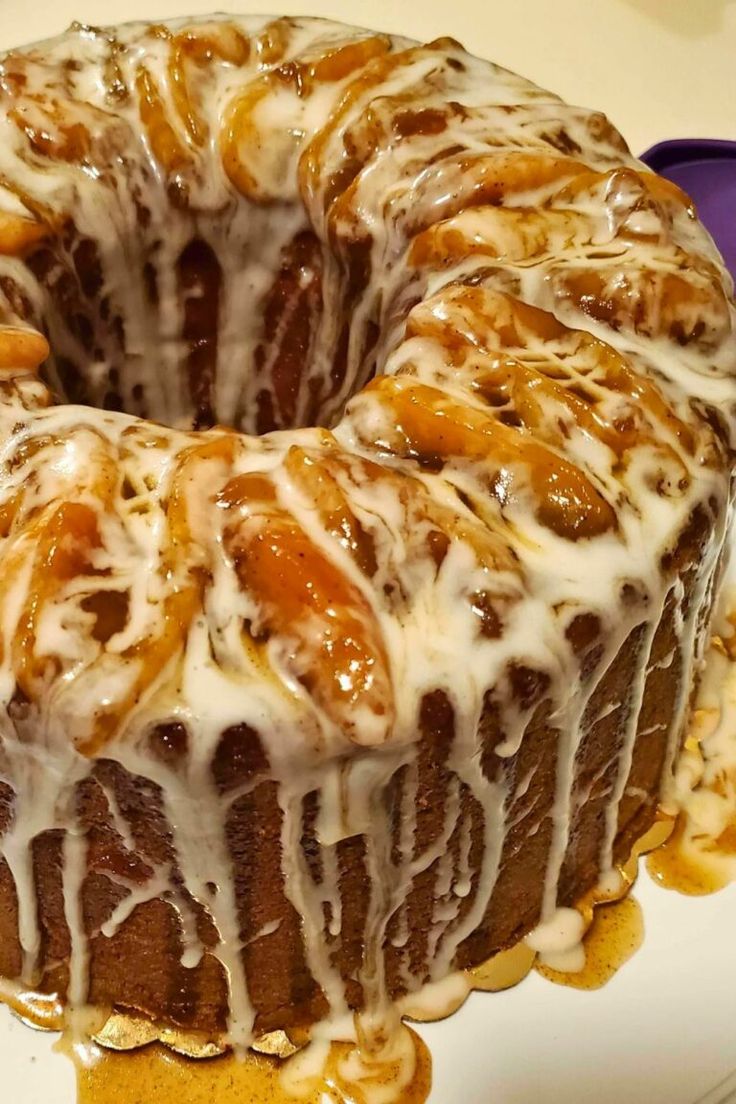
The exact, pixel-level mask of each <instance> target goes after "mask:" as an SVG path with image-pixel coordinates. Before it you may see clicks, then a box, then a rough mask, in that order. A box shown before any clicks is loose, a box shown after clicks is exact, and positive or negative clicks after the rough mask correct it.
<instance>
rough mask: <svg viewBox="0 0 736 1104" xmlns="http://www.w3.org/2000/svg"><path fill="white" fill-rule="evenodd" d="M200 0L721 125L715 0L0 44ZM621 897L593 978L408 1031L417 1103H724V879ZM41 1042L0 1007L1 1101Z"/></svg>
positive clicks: (689, 129)
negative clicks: (402, 43)
mask: <svg viewBox="0 0 736 1104" xmlns="http://www.w3.org/2000/svg"><path fill="white" fill-rule="evenodd" d="M208 7H210V8H218V9H220V10H241V11H242V10H247V9H250V10H259V11H273V12H279V11H283V10H284V9H286V10H289V11H291V12H306V13H312V14H322V15H326V16H332V17H333V18H341V19H344V20H346V21H351V22H354V23H363V24H366V25H369V26H375V27H377V28H380V29H387V30H394V31H398V32H403V33H405V34H413V35H415V36H416V37H423V38H425V39H426V38H431V37H433V36H435V35H438V34H452V35H455V36H456V37H458V38H460V39H461V40H462V41H464V42H465V44H466V45H467V46H468V47H469V48H471V49H473V50H474V51H475V52H476V53H479V54H482V55H485V56H487V57H492V58H494V59H495V60H497V61H500V62H501V63H502V64H505V65H508V66H510V67H512V68H516V69H518V70H520V71H521V72H523V73H524V74H525V75H527V76H529V77H532V78H533V79H535V80H537V81H539V82H540V83H542V84H545V85H548V86H549V87H551V88H554V89H555V90H556V91H558V92H560V93H561V94H562V95H564V96H565V97H566V98H568V99H570V100H573V101H577V102H579V103H585V104H589V105H591V106H595V107H600V108H602V109H604V110H606V111H607V112H608V113H609V115H611V117H612V118H613V120H614V121H615V122H616V124H617V125H618V126H619V127H620V128H621V129H622V131H623V132H624V134H625V135H626V137H627V138H628V140H629V142H630V144H631V146H632V148H633V149H634V150H636V151H637V152H638V151H641V150H642V149H644V148H645V147H646V146H648V145H650V144H651V143H652V142H654V141H656V140H658V139H660V138H667V137H674V136H688V137H689V136H693V135H707V136H709V137H715V136H720V137H724V138H726V137H736V129H735V128H736V123H735V122H734V119H735V116H734V114H733V102H734V92H736V84H735V78H734V70H733V57H734V55H736V4H734V3H728V2H727V0H596V3H594V4H592V3H590V0H558V2H557V3H556V4H554V5H549V4H548V0H514V2H513V3H504V4H501V3H499V4H498V5H493V4H491V3H489V2H488V0H453V2H452V3H449V4H448V3H447V2H446V0H422V4H421V5H420V6H416V7H415V6H414V5H413V4H401V3H396V2H395V0H354V2H352V3H350V2H346V0H282V2H281V3H279V2H277V3H272V2H269V0H250V2H249V0H240V2H239V3H238V2H236V3H232V2H226V3H223V2H222V0H154V2H151V0H0V48H5V47H8V46H11V45H14V44H16V43H20V42H24V41H26V42H27V41H31V40H33V39H38V38H42V37H46V36H47V35H50V34H56V33H58V32H59V31H61V30H63V29H64V27H65V26H67V25H68V24H69V23H70V22H71V20H72V19H74V18H77V19H80V20H83V21H86V22H92V23H106V22H120V21H122V20H124V19H132V18H144V17H151V16H163V15H172V14H179V13H184V12H196V11H201V10H206V9H207V8H208ZM419 13H421V15H420V14H419ZM706 73H707V79H705V74H706ZM728 89H730V90H731V94H728V91H727V90H728ZM636 896H637V897H638V898H639V900H640V901H641V903H642V904H643V906H644V912H645V921H646V928H647V935H646V939H645V943H644V946H643V948H642V949H641V950H640V951H639V953H638V954H637V955H636V956H635V957H634V958H633V959H632V960H631V961H630V962H629V963H627V965H626V966H624V968H623V969H622V970H621V971H620V972H619V973H618V974H617V975H616V976H615V977H614V978H613V980H612V981H611V982H610V983H609V984H608V985H607V986H606V987H605V988H604V989H602V990H600V991H597V992H592V993H588V992H580V991H577V990H572V989H564V988H560V987H557V986H554V985H551V984H550V983H549V982H546V981H544V980H542V978H540V977H539V976H538V975H532V976H531V977H529V978H528V979H527V980H526V981H525V982H524V983H523V984H522V985H520V986H518V988H516V989H514V990H511V991H510V992H507V993H502V994H495V995H494V994H485V993H478V994H474V995H473V996H472V997H471V998H470V1000H469V1001H468V1003H467V1004H466V1005H465V1007H464V1008H462V1009H461V1010H460V1012H458V1013H457V1014H456V1015H455V1016H453V1017H452V1018H450V1019H449V1020H446V1021H445V1022H444V1023H441V1024H434V1025H432V1026H429V1027H426V1028H422V1034H423V1035H424V1036H425V1038H426V1039H427V1041H428V1042H429V1045H430V1048H431V1050H432V1054H433V1059H434V1088H433V1092H432V1096H431V1101H432V1104H622V1102H624V1101H626V1102H628V1104H694V1102H695V1101H698V1102H700V1104H726V1101H729V1100H730V1101H733V1100H736V886H731V888H730V889H728V890H724V891H723V892H722V893H719V894H716V895H714V896H713V897H708V898H700V899H689V898H684V897H680V896H679V895H677V894H673V893H668V892H665V891H663V890H659V889H657V888H655V887H654V886H653V885H652V884H651V883H650V882H649V880H648V879H647V878H646V876H643V877H642V879H641V882H640V884H639V886H638V887H637V890H636ZM52 1043H53V1037H49V1036H45V1035H42V1034H39V1033H36V1032H33V1031H31V1030H29V1029H28V1028H26V1027H24V1026H22V1025H21V1024H20V1023H18V1022H16V1021H14V1020H13V1019H12V1017H11V1016H10V1014H9V1013H8V1012H7V1010H5V1009H0V1078H1V1079H0V1101H2V1102H3V1104H5V1102H6V1101H7V1102H8V1104H11V1102H12V1104H73V1102H74V1100H75V1089H74V1073H73V1070H72V1067H71V1064H70V1063H69V1062H68V1061H67V1060H66V1059H64V1058H62V1057H60V1056H58V1055H55V1054H54V1053H53V1052H52V1049H51V1048H52ZM213 1104H230V1102H224V1101H223V1102H220V1101H214V1102H213Z"/></svg>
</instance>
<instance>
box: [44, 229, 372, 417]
mask: <svg viewBox="0 0 736 1104" xmlns="http://www.w3.org/2000/svg"><path fill="white" fill-rule="evenodd" d="M172 215H175V216H176V217H172V219H171V226H170V233H169V238H168V239H167V238H166V236H164V235H162V234H161V235H155V236H154V237H153V240H151V241H150V242H149V241H148V238H149V237H150V227H149V224H148V222H147V216H144V215H143V214H141V215H140V216H139V218H140V220H141V226H140V227H139V231H140V235H141V237H140V240H136V241H135V242H133V243H132V244H131V245H130V246H129V248H128V250H127V253H126V249H125V248H124V246H123V242H122V239H121V236H120V235H119V234H118V233H117V232H113V233H111V234H110V235H101V236H100V238H99V240H98V239H97V238H93V237H91V236H84V235H82V234H81V232H79V231H77V230H76V228H74V229H73V230H71V231H70V234H69V236H68V237H66V238H65V237H61V236H60V237H59V239H58V240H56V241H54V242H51V243H44V244H43V245H42V247H41V248H38V249H36V251H35V252H34V253H33V254H32V255H31V257H30V258H29V259H28V267H29V269H30V272H31V273H32V275H33V277H34V278H35V282H36V285H37V290H38V289H40V291H41V300H42V303H43V308H42V314H41V317H40V318H39V317H36V318H34V319H33V321H34V322H35V324H36V325H38V327H39V328H40V329H42V330H43V331H44V332H45V333H46V335H47V337H48V339H49V344H50V346H51V349H52V355H51V357H50V358H49V360H48V362H47V364H46V365H45V367H44V374H45V377H46V380H47V382H48V383H49V385H50V386H51V388H52V390H53V391H54V392H55V395H56V396H57V398H58V400H59V401H60V402H66V403H78V404H83V405H87V406H93V407H97V408H100V409H104V410H113V411H124V412H126V413H129V414H134V415H137V416H139V417H143V418H147V419H150V420H152V421H157V422H161V423H163V424H165V425H168V426H171V427H175V428H180V429H204V428H207V427H209V426H213V425H218V424H219V425H227V426H230V427H232V428H235V429H238V430H241V431H243V432H246V433H254V434H262V433H268V432H271V431H272V430H276V429H291V428H295V427H297V426H303V425H325V426H330V425H333V424H334V423H335V422H336V421H337V419H338V418H339V416H340V414H341V412H342V410H343V409H344V406H345V403H346V401H347V399H348V398H349V397H350V395H352V394H353V393H355V391H356V390H357V389H358V387H359V386H362V385H363V384H364V383H365V381H366V378H367V376H368V375H370V372H369V371H368V372H362V371H360V372H357V371H353V377H354V378H353V379H352V380H351V379H350V378H349V373H348V369H347V367H346V366H347V362H348V347H349V340H348V338H349V333H348V330H347V324H345V325H344V327H343V328H342V330H341V329H340V326H339V325H338V324H337V323H336V321H335V319H329V318H326V313H327V312H326V310H325V307H324V295H323V285H322V274H323V260H322V256H323V253H322V247H321V245H320V243H319V241H318V239H317V238H316V236H315V235H314V233H313V232H312V231H311V230H309V229H300V230H299V231H298V232H296V233H293V231H292V233H291V236H289V235H288V234H287V233H286V231H285V230H284V228H283V227H281V225H280V223H279V221H278V220H277V219H274V230H273V232H272V234H271V238H272V239H274V240H269V238H268V237H266V238H265V239H264V242H263V247H262V252H259V254H258V255H256V254H255V253H254V250H253V245H252V242H253V235H252V233H251V234H250V235H249V237H248V239H247V240H245V239H244V238H243V235H242V233H241V232H240V231H239V230H238V227H241V228H242V217H241V216H240V215H239V216H238V219H235V220H233V222H232V224H228V223H227V220H225V219H223V220H222V221H223V223H225V225H222V226H219V225H218V222H217V219H216V218H215V216H214V215H209V216H208V217H207V219H202V222H203V224H204V225H203V226H200V227H198V226H197V224H196V222H195V221H194V220H193V219H192V217H191V214H189V213H179V212H172ZM180 216H181V217H180ZM253 217H256V216H253ZM271 217H272V218H273V216H271ZM281 221H284V220H283V219H282V220H281ZM291 221H292V220H286V222H287V224H288V223H289V222H291ZM185 229H186V230H187V232H186V233H184V232H183V231H184V230H185ZM287 229H288V226H287ZM179 242H181V244H178V243H179ZM249 242H250V243H251V244H250V245H249ZM259 249H260V246H259ZM128 254H129V255H128ZM36 299H38V295H36Z"/></svg>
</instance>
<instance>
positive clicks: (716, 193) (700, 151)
mask: <svg viewBox="0 0 736 1104" xmlns="http://www.w3.org/2000/svg"><path fill="white" fill-rule="evenodd" d="M642 161H645V162H646V163H647V165H649V167H650V168H651V169H654V171H655V172H658V173H661V175H662V176H666V177H667V178H668V180H672V181H674V183H675V184H678V185H679V186H680V187H681V188H682V189H683V190H684V191H686V192H687V193H688V195H689V196H692V198H693V199H694V200H695V206H696V207H697V209H698V215H699V216H700V218H701V219H702V221H703V222H704V223H705V225H706V226H707V227H708V229H709V230H710V232H711V234H712V235H713V240H714V241H715V243H716V245H717V246H718V248H719V249H720V251H721V253H722V254H723V259H724V261H725V262H726V265H727V267H728V268H729V270H730V272H731V275H732V276H733V277H734V279H735V280H736V142H727V141H725V140H721V139H718V138H676V139H674V140H673V141H670V142H658V143H657V145H656V146H652V147H651V149H648V150H647V151H646V153H643V154H642Z"/></svg>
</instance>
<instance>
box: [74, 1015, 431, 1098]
mask: <svg viewBox="0 0 736 1104" xmlns="http://www.w3.org/2000/svg"><path fill="white" fill-rule="evenodd" d="M394 1034H395V1035H398V1036H400V1041H399V1045H398V1046H397V1045H392V1043H391V1041H389V1042H388V1043H387V1044H386V1046H385V1047H383V1048H381V1049H380V1050H379V1051H378V1052H377V1053H375V1054H372V1053H371V1052H370V1051H368V1050H364V1049H362V1048H359V1047H357V1046H355V1045H353V1044H350V1043H332V1044H331V1045H330V1047H329V1052H328V1054H327V1056H326V1060H325V1061H324V1063H323V1064H322V1063H320V1066H319V1068H318V1069H317V1070H316V1071H314V1072H311V1071H310V1069H309V1065H310V1063H309V1062H305V1063H304V1065H305V1068H304V1069H299V1070H295V1071H294V1072H293V1073H292V1074H291V1076H289V1073H290V1063H289V1062H286V1063H284V1062H282V1061H280V1060H279V1059H277V1058H272V1057H269V1056H267V1055H262V1054H256V1053H254V1052H252V1051H250V1052H249V1053H248V1054H247V1056H246V1057H245V1058H244V1059H242V1060H241V1059H238V1058H236V1057H234V1056H233V1055H232V1054H227V1055H222V1056H220V1057H218V1058H209V1059H192V1058H185V1057H183V1056H182V1055H179V1054H175V1053H174V1052H172V1051H171V1050H169V1049H168V1048H167V1047H165V1046H162V1045H161V1044H160V1043H151V1044H149V1045H148V1046H145V1047H142V1048H141V1049H138V1050H135V1051H131V1052H124V1053H120V1052H116V1051H110V1050H101V1049H98V1048H94V1053H93V1054H92V1056H91V1060H90V1061H87V1060H86V1059H84V1058H80V1056H79V1054H78V1052H77V1051H76V1050H72V1048H71V1047H69V1046H68V1045H66V1046H65V1047H64V1048H63V1049H65V1050H66V1051H67V1052H68V1053H70V1056H71V1057H72V1058H73V1059H74V1064H75V1066H76V1070H77V1088H78V1096H77V1100H78V1104H150V1102H151V1101H152V1100H155V1101H156V1102H157V1104H212V1102H213V1101H217V1102H218V1104H219V1102H222V1104H226V1102H230V1101H233V1102H234V1101H243V1102H245V1101H247V1102H248V1104H290V1102H292V1101H294V1100H299V1101H302V1102H303V1104H393V1102H395V1104H423V1102H424V1101H425V1100H426V1099H427V1097H428V1095H429V1090H430V1087H431V1060H430V1057H429V1052H428V1050H427V1048H426V1046H425V1045H424V1043H423V1042H422V1041H421V1039H420V1038H419V1037H418V1035H416V1034H415V1033H414V1032H413V1031H411V1030H410V1029H409V1028H407V1027H403V1026H402V1027H401V1028H400V1029H399V1031H398V1032H395V1033H394ZM303 1055H304V1057H305V1058H306V1057H307V1052H300V1054H299V1055H298V1057H299V1058H300V1059H301V1058H302V1056H303Z"/></svg>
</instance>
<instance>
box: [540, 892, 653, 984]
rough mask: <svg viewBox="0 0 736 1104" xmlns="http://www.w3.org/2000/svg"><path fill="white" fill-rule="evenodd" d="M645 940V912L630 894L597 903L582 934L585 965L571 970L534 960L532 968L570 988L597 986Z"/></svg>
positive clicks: (603, 982) (609, 977)
mask: <svg viewBox="0 0 736 1104" xmlns="http://www.w3.org/2000/svg"><path fill="white" fill-rule="evenodd" d="M643 940H644V916H643V913H642V909H641V905H640V904H639V902H638V901H637V900H636V899H635V898H634V897H631V896H630V895H628V896H626V897H623V898H622V899H621V900H620V901H615V902H613V903H612V904H607V905H599V906H597V907H596V909H595V911H594V914H593V921H592V923H591V925H590V927H589V928H588V930H587V932H586V933H585V936H584V938H583V948H584V950H585V966H584V967H583V969H582V970H579V971H576V972H574V973H568V972H566V971H565V972H563V971H561V970H553V969H551V967H549V966H544V965H542V964H541V963H539V962H537V963H536V965H535V969H536V971H537V973H539V974H541V975H542V977H544V978H547V980H548V981H552V982H554V984H555V985H567V986H569V987H570V988H572V989H600V988H601V987H602V986H603V985H605V984H606V982H608V981H610V980H611V978H612V977H613V975H614V974H615V973H616V972H617V971H618V970H620V969H621V967H622V966H623V965H624V963H626V962H628V960H629V959H630V958H631V957H632V955H634V954H636V952H637V951H638V950H639V947H641V945H642V942H643Z"/></svg>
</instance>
